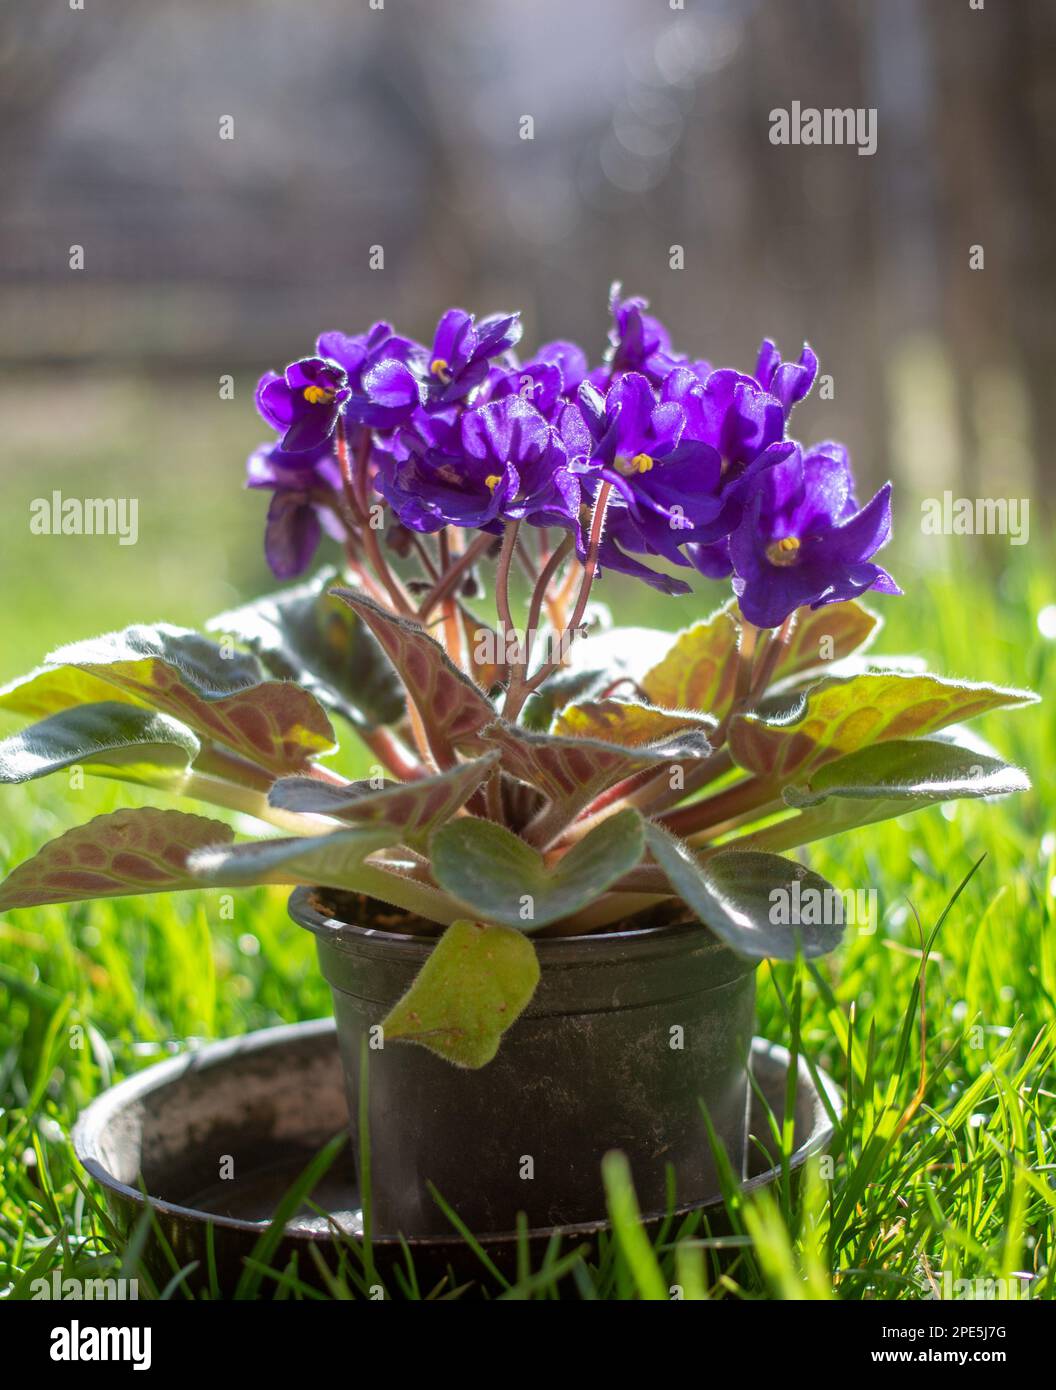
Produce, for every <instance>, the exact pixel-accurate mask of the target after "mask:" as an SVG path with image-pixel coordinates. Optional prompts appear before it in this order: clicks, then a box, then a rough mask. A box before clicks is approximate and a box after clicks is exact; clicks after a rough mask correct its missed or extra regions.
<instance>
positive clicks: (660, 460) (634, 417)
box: [562, 372, 721, 564]
mask: <svg viewBox="0 0 1056 1390" xmlns="http://www.w3.org/2000/svg"><path fill="white" fill-rule="evenodd" d="M579 419H580V420H581V421H582V426H583V427H582V430H580V429H579V428H578V427H577V424H576V417H575V415H573V414H572V413H571V412H566V413H565V415H564V416H563V417H562V426H563V430H564V431H565V433H566V439H567V440H568V441H570V442H571V443H572V446H573V452H574V453H575V454H578V455H579V457H580V459H581V460H582V461H581V462H580V463H579V464H578V465H577V468H578V470H579V471H581V472H582V473H583V474H584V486H585V487H590V488H591V489H592V490H593V488H594V486H595V485H596V483H597V481H598V480H599V479H604V480H605V481H606V482H609V483H611V484H612V485H613V487H614V488H615V489H616V491H617V493H618V494H619V499H620V501H619V503H617V504H616V510H617V513H618V511H619V509H620V506H621V505H622V507H625V508H626V510H627V512H628V513H629V517H630V518H631V519H633V522H634V530H632V528H630V527H627V526H625V527H624V531H625V534H627V535H630V534H634V533H637V534H638V535H639V536H640V537H641V539H642V542H643V543H642V544H641V545H640V546H638V547H636V548H639V549H643V550H644V549H648V550H650V551H651V552H653V553H655V554H660V555H666V556H667V557H668V559H672V560H674V561H675V562H676V564H682V563H685V562H684V560H683V559H682V556H681V555H680V554H679V547H680V546H681V545H684V544H685V542H686V541H687V540H689V539H690V538H691V534H692V532H693V530H694V528H695V527H696V526H697V525H698V524H703V523H706V522H710V521H713V520H714V518H715V516H716V515H717V513H718V511H719V509H720V505H721V504H720V502H719V500H718V498H717V495H716V490H717V487H718V483H719V479H720V476H721V460H720V459H719V456H718V454H717V453H716V451H715V450H714V449H712V448H711V447H710V446H709V445H707V444H704V443H701V442H700V441H698V440H695V439H689V440H687V439H684V438H683V429H684V426H685V412H684V411H683V409H682V407H681V406H680V405H679V404H678V403H677V402H675V401H663V400H657V398H656V395H655V393H654V392H653V389H652V387H651V386H650V385H649V382H648V381H647V380H646V378H645V377H644V376H642V375H641V373H639V372H627V373H625V375H623V376H622V377H620V378H619V380H617V381H615V382H614V383H613V384H612V386H610V387H609V390H608V392H607V393H606V395H605V396H604V397H602V396H601V395H600V393H599V392H598V391H597V390H595V388H594V387H592V386H590V385H589V384H585V385H584V386H582V387H581V388H580V391H579ZM617 523H618V519H617V515H616V514H614V515H613V516H612V517H611V518H610V525H612V526H614V525H616V524H617Z"/></svg>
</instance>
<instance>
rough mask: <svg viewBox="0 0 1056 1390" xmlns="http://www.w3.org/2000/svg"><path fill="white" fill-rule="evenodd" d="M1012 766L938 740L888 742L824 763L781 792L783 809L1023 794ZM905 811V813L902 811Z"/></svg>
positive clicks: (1020, 776)
mask: <svg viewBox="0 0 1056 1390" xmlns="http://www.w3.org/2000/svg"><path fill="white" fill-rule="evenodd" d="M1029 787H1030V779H1029V778H1028V777H1027V775H1026V773H1025V772H1022V771H1021V770H1020V769H1019V768H1018V767H1012V766H1010V765H1009V764H1008V763H1005V762H1002V761H1001V759H1000V758H995V757H991V756H988V755H986V754H983V753H980V752H978V751H976V750H975V749H971V748H959V747H957V746H956V745H955V744H952V743H947V742H945V741H943V740H941V739H923V738H922V739H892V740H891V742H889V743H879V744H875V745H873V746H872V747H870V748H860V749H858V750H857V751H856V752H854V753H847V754H845V756H844V757H842V758H836V759H834V760H833V761H832V762H829V763H825V764H824V766H822V767H820V768H818V769H817V771H816V772H814V773H813V774H812V775H811V777H810V778H809V779H808V780H807V781H806V782H801V783H799V784H797V785H796V786H791V787H786V788H785V791H784V798H785V801H787V802H788V804H789V806H798V807H805V806H816V805H818V804H819V803H820V802H822V801H825V800H826V799H827V798H828V797H830V796H838V797H853V798H856V799H858V800H869V801H875V800H877V799H884V798H895V799H897V800H901V801H921V802H933V801H948V800H952V799H954V798H957V797H982V796H1007V795H1008V794H1009V793H1010V792H1019V791H1027V790H1028V789H1029ZM905 809H910V808H908V807H907V808H905Z"/></svg>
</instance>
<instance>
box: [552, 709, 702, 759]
mask: <svg viewBox="0 0 1056 1390" xmlns="http://www.w3.org/2000/svg"><path fill="white" fill-rule="evenodd" d="M714 727H715V721H714V720H713V719H711V718H710V716H708V715H703V714H696V713H694V712H693V711H692V710H678V711H675V710H669V709H659V708H657V706H655V705H643V704H639V703H638V702H637V701H633V700H617V699H612V698H609V699H606V700H585V701H584V702H583V703H582V704H576V705H566V706H565V707H564V709H563V710H562V711H561V712H560V714H559V715H558V716H557V717H556V718H555V720H554V722H553V725H552V727H551V732H552V733H553V734H555V735H558V736H562V735H563V736H566V737H568V738H598V739H602V740H603V741H605V742H608V743H618V744H619V745H620V747H621V748H641V747H643V746H644V745H646V744H651V743H659V742H660V741H661V740H663V739H669V738H673V737H674V736H675V735H676V734H680V733H685V732H687V731H688V730H695V731H697V732H699V733H702V734H707V732H708V730H709V729H712V728H714Z"/></svg>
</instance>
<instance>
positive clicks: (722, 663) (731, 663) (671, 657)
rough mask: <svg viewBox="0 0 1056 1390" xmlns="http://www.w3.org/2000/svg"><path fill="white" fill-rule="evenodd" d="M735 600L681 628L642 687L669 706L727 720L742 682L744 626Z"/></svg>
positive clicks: (665, 707)
mask: <svg viewBox="0 0 1056 1390" xmlns="http://www.w3.org/2000/svg"><path fill="white" fill-rule="evenodd" d="M736 612H737V605H736V600H732V599H731V601H730V602H729V603H727V604H726V605H725V606H724V607H722V608H720V609H719V610H718V611H717V612H716V613H712V615H711V617H710V618H705V619H704V620H703V621H702V622H699V623H694V624H693V626H692V627H688V628H686V629H685V631H683V632H680V633H679V634H678V636H677V637H676V639H675V643H674V646H672V647H671V648H670V650H669V651H668V652H667V655H666V656H665V657H664V659H663V660H662V661H661V662H659V663H658V664H657V665H656V666H654V667H653V668H652V670H651V671H649V672H648V673H647V674H646V676H645V677H644V678H643V680H642V690H643V692H644V694H645V695H646V696H647V697H648V698H649V699H650V700H651V701H652V702H653V704H654V705H661V706H663V708H664V709H690V710H700V711H702V712H703V713H705V714H710V715H711V716H712V717H713V718H714V719H722V717H723V716H724V715H725V713H726V711H727V710H728V709H729V707H730V703H731V701H732V700H733V693H734V688H735V685H736V681H737V643H738V639H739V637H740V631H741V629H740V624H739V623H738V621H737V617H736Z"/></svg>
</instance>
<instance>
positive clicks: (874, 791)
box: [731, 730, 1030, 853]
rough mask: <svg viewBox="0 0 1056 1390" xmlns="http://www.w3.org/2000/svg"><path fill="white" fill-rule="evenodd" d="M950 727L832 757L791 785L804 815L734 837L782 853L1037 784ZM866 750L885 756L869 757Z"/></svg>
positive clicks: (790, 797) (789, 791)
mask: <svg viewBox="0 0 1056 1390" xmlns="http://www.w3.org/2000/svg"><path fill="white" fill-rule="evenodd" d="M949 732H950V731H949V730H947V731H945V733H943V734H938V735H936V736H935V737H934V738H928V739H910V740H905V741H897V740H896V741H892V742H891V743H887V744H881V745H879V746H878V747H877V748H875V749H865V750H862V751H861V753H849V754H847V755H846V757H844V758H840V759H838V760H835V761H833V762H831V763H827V764H826V765H825V766H824V767H823V768H820V769H819V770H818V771H817V772H816V773H814V774H813V775H812V776H811V778H810V780H809V781H807V782H804V783H800V784H797V785H794V786H791V787H788V788H786V790H785V800H786V801H787V802H788V803H789V804H790V805H794V806H802V808H803V809H802V810H800V811H799V812H798V814H796V815H794V816H787V817H786V818H785V819H784V820H781V821H776V822H775V823H774V824H773V825H767V826H764V827H763V828H762V829H761V830H755V831H753V832H752V833H751V834H749V835H744V836H741V837H739V838H738V839H736V840H734V841H732V842H731V844H733V845H736V846H737V848H738V849H740V848H751V849H761V850H775V851H777V852H779V853H780V852H782V851H785V850H791V849H799V848H800V847H801V846H803V845H808V844H811V843H813V841H815V840H825V839H828V838H829V837H830V836H832V835H839V834H842V832H843V831H845V830H857V829H859V828H860V827H861V826H864V825H875V824H877V823H878V822H880V821H885V820H892V819H894V817H896V816H904V815H908V814H909V812H911V811H917V810H920V809H921V808H922V807H924V806H932V805H935V804H936V803H938V802H940V801H951V800H956V799H962V798H966V797H988V796H1005V795H1007V794H1008V793H1010V792H1016V791H1025V790H1027V789H1028V788H1029V786H1030V780H1029V778H1028V777H1027V775H1026V773H1024V772H1023V771H1022V770H1021V769H1020V768H1018V767H1011V766H1009V765H1008V764H1007V763H1004V762H1002V760H1001V759H1000V758H998V757H996V756H995V755H994V754H993V753H992V751H991V750H989V748H988V747H987V745H985V744H984V743H983V741H982V740H981V739H978V738H976V737H975V736H974V735H972V734H970V733H969V731H968V730H959V731H958V733H959V736H960V737H962V738H965V736H967V738H966V743H967V746H960V745H957V744H952V743H950V742H949V740H948V737H947V735H948V734H949ZM887 749H893V750H894V755H893V759H892V761H891V763H890V764H888V765H887V766H886V767H885V766H884V764H883V762H882V760H881V758H880V757H879V755H880V754H881V753H882V752H884V751H886V750H887ZM865 753H876V754H877V755H878V756H877V757H876V758H875V759H867V758H865V757H864V754H865ZM929 786H930V788H931V789H930V790H929Z"/></svg>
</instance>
